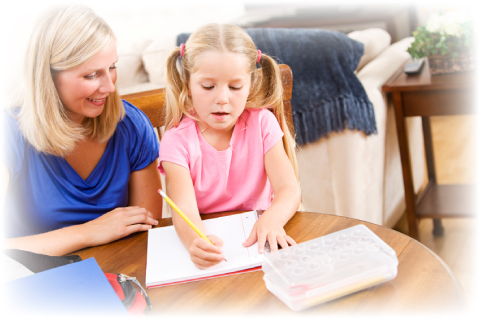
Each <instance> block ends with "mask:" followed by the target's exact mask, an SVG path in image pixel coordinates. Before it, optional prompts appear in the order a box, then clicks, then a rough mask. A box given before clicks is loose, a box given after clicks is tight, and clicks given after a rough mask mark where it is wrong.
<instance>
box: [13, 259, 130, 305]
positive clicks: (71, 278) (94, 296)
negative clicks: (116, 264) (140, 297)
mask: <svg viewBox="0 0 481 320" xmlns="http://www.w3.org/2000/svg"><path fill="white" fill-rule="evenodd" d="M5 289H6V291H5V293H6V300H7V304H6V306H7V308H11V311H10V312H12V313H10V314H15V313H16V314H24V313H31V314H35V315H42V314H70V315H79V314H96V315H99V314H104V315H127V314H128V312H127V309H126V308H125V307H124V305H123V303H122V301H120V299H119V297H118V296H117V294H116V293H115V291H114V289H113V288H112V286H111V285H110V283H109V281H108V280H107V278H106V277H105V275H104V273H103V271H102V270H101V269H100V267H99V265H98V264H97V262H96V261H95V259H94V258H90V259H87V260H84V261H79V262H76V263H72V264H68V265H65V266H62V267H58V268H54V269H50V270H46V271H43V272H39V273H36V274H34V275H31V276H28V277H25V278H21V279H17V280H14V281H10V282H7V283H5Z"/></svg>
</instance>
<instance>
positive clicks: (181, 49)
mask: <svg viewBox="0 0 481 320" xmlns="http://www.w3.org/2000/svg"><path fill="white" fill-rule="evenodd" d="M184 50H185V45H184V44H183V43H181V44H180V57H181V58H182V57H183V56H184Z"/></svg>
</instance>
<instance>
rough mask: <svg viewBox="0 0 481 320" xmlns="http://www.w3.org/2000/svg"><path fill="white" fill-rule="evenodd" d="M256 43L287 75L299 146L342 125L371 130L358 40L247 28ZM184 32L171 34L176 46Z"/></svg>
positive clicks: (302, 31)
mask: <svg viewBox="0 0 481 320" xmlns="http://www.w3.org/2000/svg"><path fill="white" fill-rule="evenodd" d="M245 30H246V31H247V33H248V34H249V35H250V36H251V38H252V39H253V40H254V43H255V44H256V46H257V48H258V49H259V50H261V51H262V52H263V53H266V54H268V55H270V56H272V57H275V58H276V59H277V60H279V61H278V62H279V63H284V64H287V65H288V66H289V67H290V68H291V70H292V74H293V78H294V83H293V89H292V100H291V104H292V116H293V120H294V128H295V132H296V141H297V143H298V144H299V145H303V144H306V143H309V142H314V141H317V140H318V139H319V138H320V137H323V136H327V135H328V134H329V133H331V132H338V131H342V130H344V129H346V128H348V129H351V130H360V131H363V132H365V133H366V134H367V135H370V134H372V133H376V132H377V130H376V120H375V117H374V109H373V106H372V104H371V102H370V101H369V98H368V97H367V95H366V92H365V91H364V88H363V86H362V84H361V83H360V82H359V80H358V78H357V77H356V75H355V74H354V70H355V69H356V67H357V65H358V63H359V59H360V58H361V56H362V55H363V53H364V45H363V44H362V43H360V42H357V41H355V40H352V39H350V38H349V37H347V36H346V35H345V34H343V33H341V32H337V31H328V30H322V29H298V28H293V29H281V28H275V29H274V28H250V29H249V28H248V29H245ZM189 35H190V34H186V33H184V34H180V35H178V36H177V45H180V44H181V43H185V42H186V40H187V38H188V37H189Z"/></svg>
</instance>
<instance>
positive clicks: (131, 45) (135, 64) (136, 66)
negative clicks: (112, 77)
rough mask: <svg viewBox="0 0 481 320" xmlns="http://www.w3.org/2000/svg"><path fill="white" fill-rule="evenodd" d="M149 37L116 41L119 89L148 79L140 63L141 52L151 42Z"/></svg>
mask: <svg viewBox="0 0 481 320" xmlns="http://www.w3.org/2000/svg"><path fill="white" fill-rule="evenodd" d="M152 41H153V40H151V39H140V40H135V41H127V42H119V43H117V55H118V58H119V60H118V61H117V64H116V65H117V87H118V88H119V89H122V88H125V87H129V86H132V85H136V84H138V83H144V82H148V81H149V77H148V75H147V73H146V72H145V69H144V67H143V65H142V58H141V55H142V52H143V51H144V50H145V48H146V47H147V46H148V45H149V44H150V43H152Z"/></svg>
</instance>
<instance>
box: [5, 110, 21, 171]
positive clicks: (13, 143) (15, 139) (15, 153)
mask: <svg viewBox="0 0 481 320" xmlns="http://www.w3.org/2000/svg"><path fill="white" fill-rule="evenodd" d="M1 118H2V119H1V123H2V135H3V137H2V139H3V148H4V151H3V152H2V161H3V163H5V165H6V166H7V168H8V171H9V172H10V179H12V180H13V179H16V178H17V177H18V175H19V173H20V170H21V167H22V163H23V159H24V157H25V139H24V137H23V136H22V134H21V133H20V131H19V129H18V122H17V119H15V118H14V117H13V116H12V115H10V114H9V113H8V112H6V111H2V116H1Z"/></svg>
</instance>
